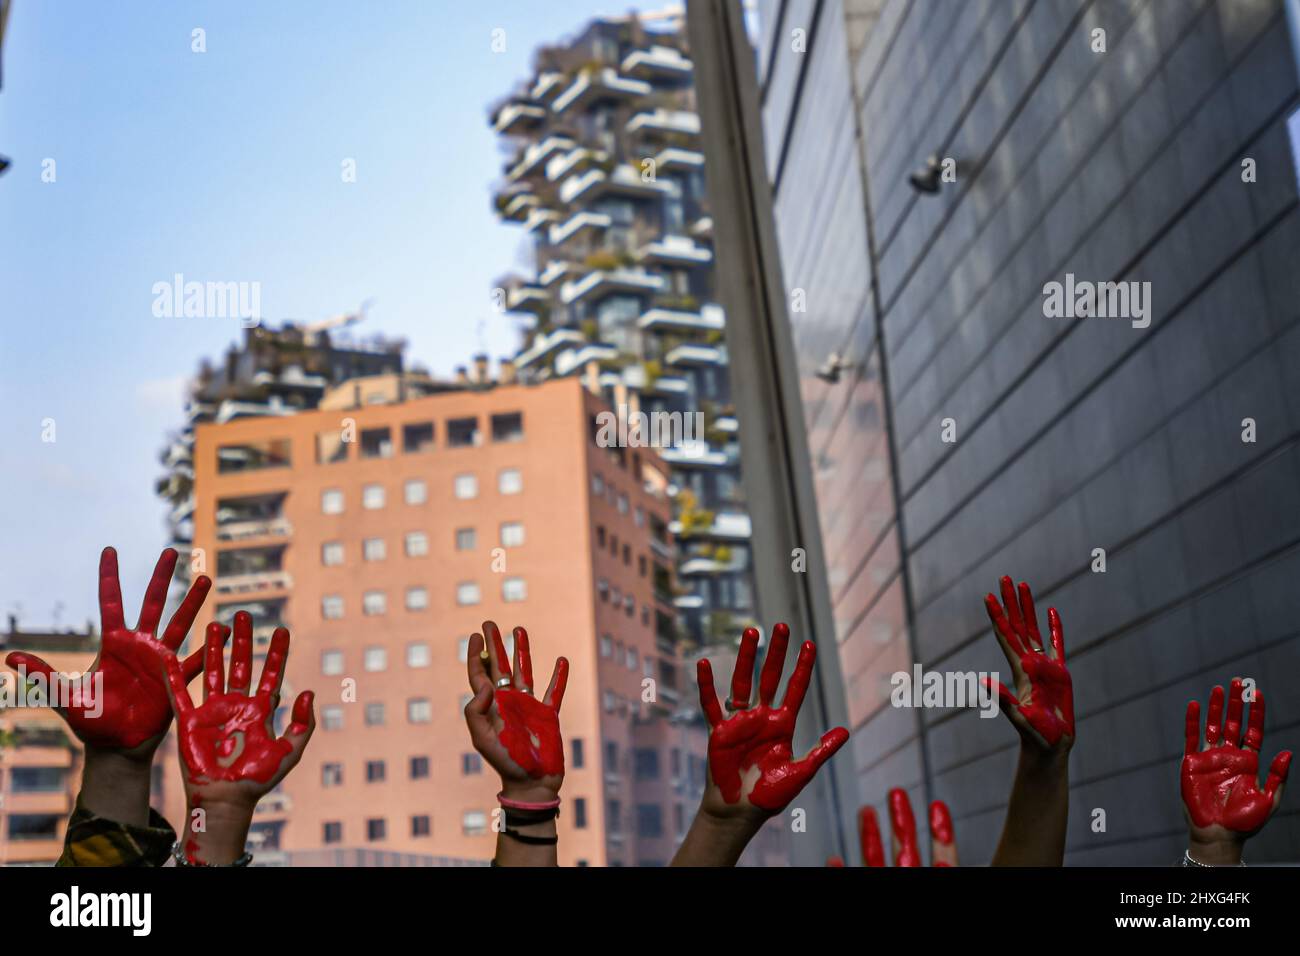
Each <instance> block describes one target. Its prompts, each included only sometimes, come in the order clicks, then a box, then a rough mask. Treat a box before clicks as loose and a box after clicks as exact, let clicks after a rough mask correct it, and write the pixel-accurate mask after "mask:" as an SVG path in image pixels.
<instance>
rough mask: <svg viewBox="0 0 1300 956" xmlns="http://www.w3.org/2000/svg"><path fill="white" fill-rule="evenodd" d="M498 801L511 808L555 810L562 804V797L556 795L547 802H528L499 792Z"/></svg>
mask: <svg viewBox="0 0 1300 956" xmlns="http://www.w3.org/2000/svg"><path fill="white" fill-rule="evenodd" d="M497 803H499V804H501V806H503V807H506V808H507V809H509V810H554V809H555V808H556V807H558V806H559V805H560V798H559V797H556V798H555V799H554V800H551V801H549V802H547V803H528V802H526V801H524V800H509V799H507V798H506V796H505V794H502V793H498V794H497Z"/></svg>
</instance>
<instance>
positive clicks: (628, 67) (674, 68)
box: [619, 44, 695, 77]
mask: <svg viewBox="0 0 1300 956" xmlns="http://www.w3.org/2000/svg"><path fill="white" fill-rule="evenodd" d="M619 69H621V70H622V71H623V72H624V73H626V74H627V75H628V76H646V77H649V76H666V77H687V76H690V75H691V73H692V71H693V70H694V69H695V67H694V65H693V64H692V63H691V61H690V58H689V57H687V56H685V55H684V54H683V53H682V52H681V51H680V50H676V49H674V48H673V47H670V46H660V45H659V44H654V45H653V46H651V47H650V49H648V50H633V51H632V52H631V53H629V54H628V55H627V56H625V57H623V62H622V63H621V64H620V65H619Z"/></svg>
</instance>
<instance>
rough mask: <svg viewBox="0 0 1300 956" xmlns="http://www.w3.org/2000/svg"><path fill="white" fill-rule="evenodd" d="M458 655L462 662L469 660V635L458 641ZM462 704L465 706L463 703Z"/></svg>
mask: <svg viewBox="0 0 1300 956" xmlns="http://www.w3.org/2000/svg"><path fill="white" fill-rule="evenodd" d="M456 656H457V657H459V658H460V662H461V663H462V664H464V663H466V662H467V661H468V660H469V638H468V637H462V638H461V639H460V640H459V641H457V642H456ZM461 706H462V707H464V705H463V704H462V705H461Z"/></svg>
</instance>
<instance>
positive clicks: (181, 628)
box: [162, 574, 212, 651]
mask: <svg viewBox="0 0 1300 956" xmlns="http://www.w3.org/2000/svg"><path fill="white" fill-rule="evenodd" d="M211 590H212V579H211V578H210V577H208V576H207V575H206V574H200V575H199V576H198V577H197V578H195V579H194V583H193V584H191V585H190V589H189V591H187V592H186V593H185V599H184V600H183V601H181V606H180V607H178V608H177V609H176V613H175V614H173V615H172V619H171V620H170V621H169V622H168V623H167V630H165V631H163V636H162V642H163V644H164V645H165V646H166V647H167V648H168V649H169V650H173V651H174V650H176V649H178V648H179V647H180V646H181V644H183V643H184V642H185V637H186V635H187V634H189V633H190V628H191V627H193V626H194V619H195V618H197V617H198V616H199V610H200V609H201V608H202V607H203V602H204V601H205V600H207V597H208V592H209V591H211Z"/></svg>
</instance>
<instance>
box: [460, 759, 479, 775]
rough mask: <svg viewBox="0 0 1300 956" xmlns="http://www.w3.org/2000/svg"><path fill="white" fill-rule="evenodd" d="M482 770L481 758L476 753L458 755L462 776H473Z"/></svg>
mask: <svg viewBox="0 0 1300 956" xmlns="http://www.w3.org/2000/svg"><path fill="white" fill-rule="evenodd" d="M482 772H483V758H482V757H480V756H479V755H478V754H476V753H468V754H461V755H460V773H461V776H462V777H473V776H476V775H478V774H480V773H482Z"/></svg>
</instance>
